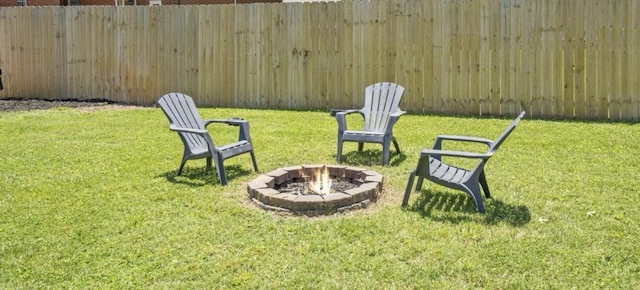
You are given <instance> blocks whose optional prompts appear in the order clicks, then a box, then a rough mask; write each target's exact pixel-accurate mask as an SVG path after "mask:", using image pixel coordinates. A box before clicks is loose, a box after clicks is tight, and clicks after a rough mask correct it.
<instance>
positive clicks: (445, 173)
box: [402, 111, 525, 213]
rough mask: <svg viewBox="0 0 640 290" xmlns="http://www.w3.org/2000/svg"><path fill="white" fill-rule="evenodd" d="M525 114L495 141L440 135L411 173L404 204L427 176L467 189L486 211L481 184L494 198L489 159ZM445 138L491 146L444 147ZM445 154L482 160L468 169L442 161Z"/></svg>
mask: <svg viewBox="0 0 640 290" xmlns="http://www.w3.org/2000/svg"><path fill="white" fill-rule="evenodd" d="M524 115H525V112H524V111H523V112H521V113H520V115H518V117H516V118H515V119H514V120H513V122H511V125H509V127H507V129H506V130H505V131H504V132H503V133H502V134H501V135H500V137H498V139H496V140H495V141H493V140H489V139H485V138H479V137H471V136H455V135H440V136H437V137H436V140H435V143H434V145H433V148H432V149H425V150H422V151H421V152H420V159H419V160H418V166H416V169H415V170H413V171H412V172H411V174H410V175H409V181H408V183H407V188H406V190H405V193H404V198H403V200H402V207H406V206H407V203H408V202H409V194H410V193H411V187H412V186H413V180H414V178H415V177H416V176H417V177H418V182H417V184H416V191H419V190H420V189H421V188H422V181H423V179H424V178H426V179H428V180H431V181H433V182H434V183H436V184H439V185H442V186H445V187H448V188H452V189H456V190H461V191H464V192H466V193H467V194H468V195H469V196H471V198H472V199H473V201H474V202H475V204H476V207H477V208H478V212H479V213H484V212H485V210H484V202H483V201H482V194H481V193H480V187H482V190H483V191H484V194H485V197H486V198H490V197H491V195H490V193H489V185H488V184H487V179H486V177H485V174H484V167H485V165H486V163H487V161H489V158H491V156H493V154H494V153H495V152H496V150H498V148H499V147H500V145H501V144H502V143H503V142H504V141H505V139H507V137H508V136H509V134H511V132H513V130H514V129H515V128H516V125H518V122H520V119H522V117H524ZM443 140H451V141H461V142H476V143H484V144H486V145H487V147H489V149H488V150H487V152H486V153H474V152H464V151H449V150H442V141H443ZM442 156H451V157H460V158H469V159H478V163H476V165H475V166H474V167H473V168H472V169H470V170H467V169H464V168H458V167H455V166H452V165H448V164H446V163H444V162H442Z"/></svg>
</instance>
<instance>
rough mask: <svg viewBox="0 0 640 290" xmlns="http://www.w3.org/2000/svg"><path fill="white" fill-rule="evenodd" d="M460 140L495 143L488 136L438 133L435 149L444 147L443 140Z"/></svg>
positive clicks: (489, 144)
mask: <svg viewBox="0 0 640 290" xmlns="http://www.w3.org/2000/svg"><path fill="white" fill-rule="evenodd" d="M444 140H449V141H460V142H474V143H483V144H485V145H487V147H488V146H491V144H493V142H494V141H493V140H490V139H487V138H480V137H473V136H458V135H438V136H437V137H436V141H435V142H434V143H433V149H436V150H440V149H442V141H444Z"/></svg>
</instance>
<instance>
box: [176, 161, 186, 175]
mask: <svg viewBox="0 0 640 290" xmlns="http://www.w3.org/2000/svg"><path fill="white" fill-rule="evenodd" d="M185 163H187V159H186V158H182V162H180V167H178V174H177V175H180V174H182V168H184V164H185Z"/></svg>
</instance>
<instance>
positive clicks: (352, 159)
mask: <svg viewBox="0 0 640 290" xmlns="http://www.w3.org/2000/svg"><path fill="white" fill-rule="evenodd" d="M334 157H336V156H335V155H334ZM405 159H407V155H405V154H404V153H402V151H400V154H398V153H396V151H395V149H391V151H390V152H389V165H388V166H398V165H400V163H402V161H404V160H405ZM342 163H343V164H347V165H356V166H373V165H382V149H366V150H362V151H358V150H354V151H349V152H346V154H345V152H344V151H343V152H342Z"/></svg>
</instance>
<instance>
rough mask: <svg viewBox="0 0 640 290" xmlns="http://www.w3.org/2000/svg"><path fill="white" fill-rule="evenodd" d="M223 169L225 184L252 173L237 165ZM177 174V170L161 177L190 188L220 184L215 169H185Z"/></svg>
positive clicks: (204, 167) (203, 167)
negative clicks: (225, 175)
mask: <svg viewBox="0 0 640 290" xmlns="http://www.w3.org/2000/svg"><path fill="white" fill-rule="evenodd" d="M224 169H225V171H226V173H227V182H231V181H232V180H233V179H235V178H237V177H240V176H245V175H249V174H252V173H253V171H251V170H248V169H245V168H243V167H242V166H241V165H237V164H234V165H228V166H225V167H224ZM177 173H178V171H177V170H172V171H168V172H165V173H163V174H162V175H161V176H163V177H165V178H166V179H167V180H168V181H170V182H173V183H180V184H186V185H189V186H192V187H200V186H205V185H209V184H220V180H218V173H217V172H216V168H215V167H212V168H211V169H210V170H207V167H206V166H202V167H197V168H191V167H185V168H184V169H183V170H182V174H180V175H177Z"/></svg>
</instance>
